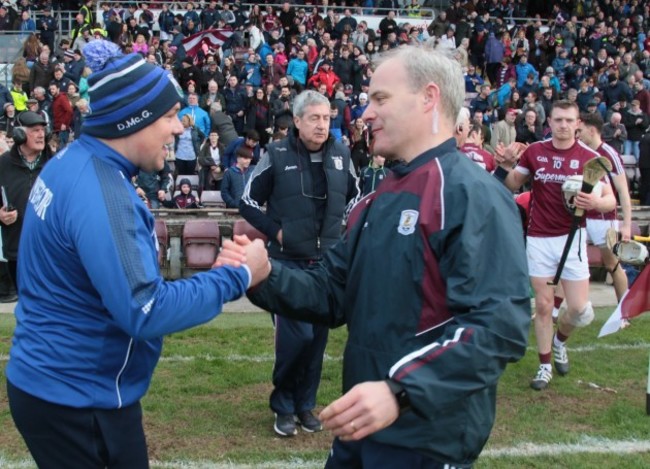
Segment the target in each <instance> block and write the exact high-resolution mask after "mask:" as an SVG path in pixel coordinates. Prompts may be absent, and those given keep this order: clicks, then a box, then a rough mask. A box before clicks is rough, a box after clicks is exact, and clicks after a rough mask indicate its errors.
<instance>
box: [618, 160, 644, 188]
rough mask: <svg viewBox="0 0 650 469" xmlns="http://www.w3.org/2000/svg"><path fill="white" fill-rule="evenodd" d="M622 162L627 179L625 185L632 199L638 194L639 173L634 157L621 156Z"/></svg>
mask: <svg viewBox="0 0 650 469" xmlns="http://www.w3.org/2000/svg"><path fill="white" fill-rule="evenodd" d="M621 159H622V160H623V167H624V168H625V176H626V177H627V185H628V189H629V190H630V195H631V196H632V198H634V196H635V195H638V192H639V181H641V172H640V171H639V167H638V165H637V162H636V158H634V155H621Z"/></svg>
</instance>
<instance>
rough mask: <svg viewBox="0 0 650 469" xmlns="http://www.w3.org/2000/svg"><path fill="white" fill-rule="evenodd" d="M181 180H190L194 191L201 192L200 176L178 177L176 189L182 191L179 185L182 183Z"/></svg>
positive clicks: (186, 175) (185, 175) (182, 175)
mask: <svg viewBox="0 0 650 469" xmlns="http://www.w3.org/2000/svg"><path fill="white" fill-rule="evenodd" d="M181 179H189V180H190V184H192V191H197V192H198V190H199V175H198V174H179V175H178V176H176V184H174V189H176V190H180V189H181V188H180V186H179V184H180V183H181Z"/></svg>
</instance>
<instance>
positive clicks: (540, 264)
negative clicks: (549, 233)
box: [526, 228, 589, 280]
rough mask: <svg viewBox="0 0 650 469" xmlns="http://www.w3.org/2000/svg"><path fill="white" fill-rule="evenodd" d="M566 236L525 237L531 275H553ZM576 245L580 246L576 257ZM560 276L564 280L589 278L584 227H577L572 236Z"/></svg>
mask: <svg viewBox="0 0 650 469" xmlns="http://www.w3.org/2000/svg"><path fill="white" fill-rule="evenodd" d="M567 237H568V235H564V236H554V237H550V238H538V237H534V236H528V237H527V238H526V257H527V258H528V274H529V275H530V276H531V277H551V278H552V277H555V272H556V271H557V266H558V264H559V263H560V257H562V251H563V250H564V244H565V243H566V240H567ZM578 246H580V257H578ZM561 278H562V279H564V280H585V279H588V278H589V261H588V260H587V234H586V231H585V229H584V228H581V229H579V230H578V231H577V232H576V234H575V237H574V238H573V243H572V246H571V250H570V251H569V255H568V257H567V259H566V263H565V264H564V269H563V270H562V275H561Z"/></svg>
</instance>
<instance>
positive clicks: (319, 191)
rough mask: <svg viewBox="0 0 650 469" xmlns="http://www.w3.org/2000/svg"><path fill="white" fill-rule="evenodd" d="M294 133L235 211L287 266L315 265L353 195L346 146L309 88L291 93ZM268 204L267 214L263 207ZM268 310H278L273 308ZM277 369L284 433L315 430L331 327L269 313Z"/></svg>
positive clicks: (275, 403)
mask: <svg viewBox="0 0 650 469" xmlns="http://www.w3.org/2000/svg"><path fill="white" fill-rule="evenodd" d="M293 114H294V123H295V126H296V129H295V132H294V133H292V134H290V135H289V136H288V137H287V138H285V139H283V140H281V141H279V142H274V143H272V144H270V145H269V146H268V147H267V150H268V154H267V156H265V157H264V158H262V160H261V161H260V163H259V164H258V165H257V167H256V169H255V170H254V171H253V174H252V175H251V179H250V181H249V183H248V184H247V186H246V188H245V190H244V194H243V196H242V200H241V203H240V206H239V210H240V212H241V214H242V216H243V217H244V218H245V219H246V220H248V222H249V223H250V224H251V225H253V226H254V227H255V228H257V229H258V230H259V231H261V232H262V233H264V234H265V235H266V236H267V238H268V239H269V243H268V246H267V248H268V252H269V256H270V257H271V258H273V259H277V260H278V261H280V262H282V263H283V265H286V266H288V267H291V268H297V269H304V268H306V267H307V266H309V265H310V264H313V263H315V262H318V261H319V260H320V259H321V257H322V255H323V252H325V250H326V249H327V248H329V247H330V246H332V245H333V244H334V243H335V242H336V241H338V239H339V237H340V235H341V229H342V226H341V222H342V219H343V215H344V212H345V207H346V205H347V204H348V202H349V201H350V200H352V199H353V198H355V197H356V195H357V191H358V189H357V179H356V176H355V174H356V173H355V171H354V166H353V165H352V163H351V160H350V151H349V149H348V147H347V146H345V145H343V144H342V143H340V142H336V141H334V139H333V138H331V137H330V136H329V101H328V100H327V98H326V97H324V96H323V95H321V94H319V93H316V92H314V91H305V92H303V93H301V94H300V95H299V96H298V97H296V99H295V101H294V107H293ZM265 203H266V204H267V209H266V213H265V212H263V211H261V210H260V208H261V207H262V206H263V205H264V204H265ZM269 311H271V312H273V313H278V314H280V311H277V310H274V309H270V310H269ZM274 320H275V335H276V338H275V355H276V357H275V366H274V368H273V386H274V389H273V392H272V393H271V398H270V405H271V409H272V410H273V412H274V413H275V414H276V419H275V425H274V429H275V431H276V433H278V434H279V435H281V436H292V435H295V434H296V432H297V429H296V424H295V422H294V416H296V417H297V418H298V421H299V422H300V424H301V427H302V428H303V430H305V431H307V432H314V431H320V430H321V429H322V427H321V424H320V422H319V421H318V419H317V418H316V417H314V416H313V414H312V410H313V409H314V407H315V405H316V391H317V390H318V385H319V383H320V375H321V368H322V362H323V353H324V352H325V346H326V345H327V334H328V328H327V327H326V326H323V325H312V324H308V323H304V322H301V321H295V320H291V319H285V318H280V317H278V316H275V317H274Z"/></svg>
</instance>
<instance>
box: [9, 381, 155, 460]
mask: <svg viewBox="0 0 650 469" xmlns="http://www.w3.org/2000/svg"><path fill="white" fill-rule="evenodd" d="M7 396H8V397H9V408H10V410H11V416H12V417H13V419H14V422H15V424H16V427H17V428H18V431H19V432H20V434H21V435H22V437H23V439H24V440H25V443H26V444H27V448H28V449H29V452H30V453H31V454H32V457H33V458H34V460H35V461H36V464H37V465H38V467H39V469H75V468H79V469H93V468H111V469H141V468H148V467H149V458H148V455H147V443H146V441H145V436H144V429H143V427H142V408H141V407H140V403H139V402H137V403H135V404H132V405H130V406H128V407H124V408H122V409H77V408H74V407H67V406H61V405H58V404H52V403H50V402H47V401H44V400H42V399H39V398H37V397H34V396H32V395H31V394H28V393H26V392H24V391H22V390H20V389H18V388H17V387H15V386H14V385H12V384H11V383H10V382H9V381H7Z"/></svg>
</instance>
